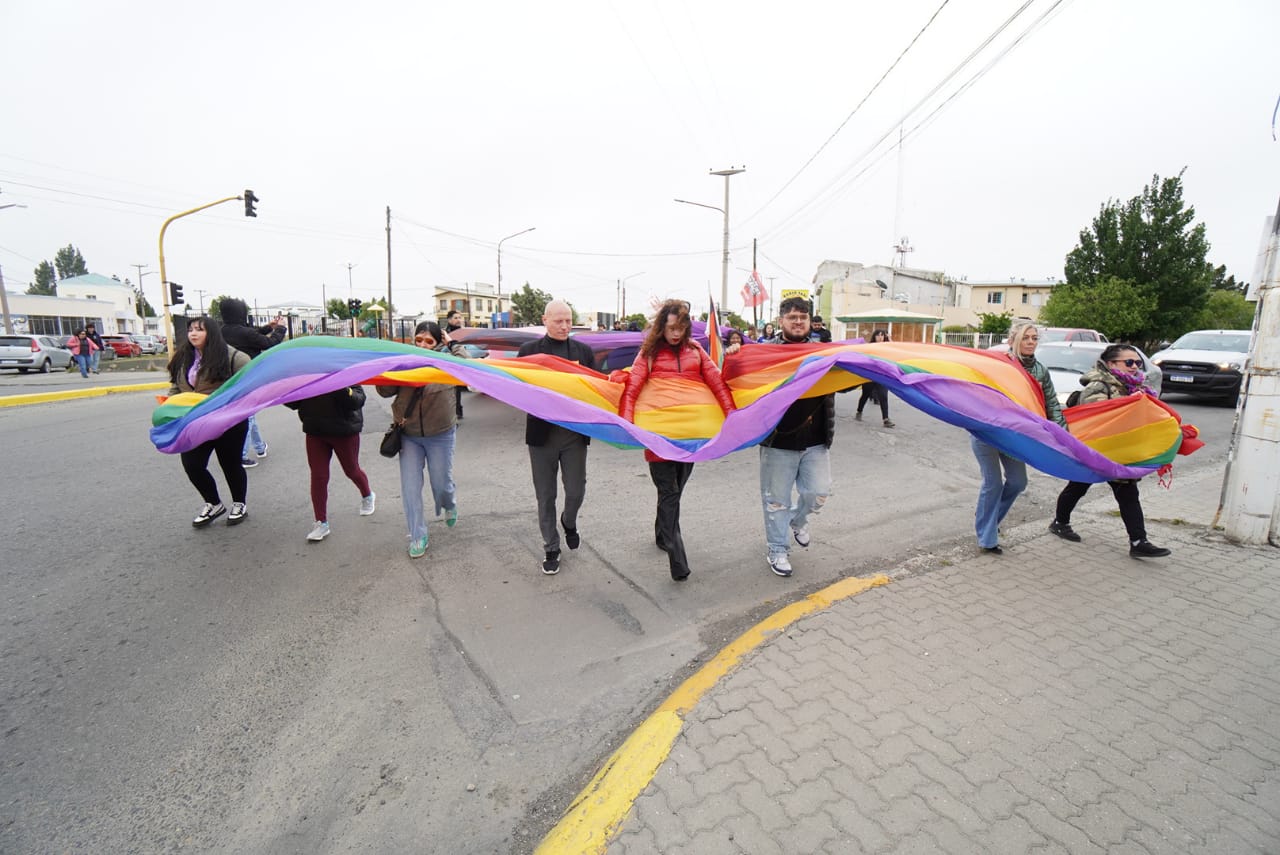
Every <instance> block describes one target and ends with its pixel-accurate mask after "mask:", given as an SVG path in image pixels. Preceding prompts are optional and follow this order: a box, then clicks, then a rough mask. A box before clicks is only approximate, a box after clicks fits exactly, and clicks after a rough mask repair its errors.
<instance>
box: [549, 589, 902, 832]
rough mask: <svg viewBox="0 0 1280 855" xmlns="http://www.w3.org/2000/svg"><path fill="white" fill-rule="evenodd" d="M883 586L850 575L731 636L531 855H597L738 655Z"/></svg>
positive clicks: (632, 739) (631, 740)
mask: <svg viewBox="0 0 1280 855" xmlns="http://www.w3.org/2000/svg"><path fill="white" fill-rule="evenodd" d="M887 584H889V577H888V576H885V575H882V574H881V575H876V576H872V577H871V578H869V579H862V578H858V577H851V578H848V579H842V580H840V581H839V582H836V583H835V584H833V585H828V586H827V587H825V588H823V589H822V590H821V591H816V592H814V593H812V594H810V595H809V596H807V597H805V598H804V599H803V600H800V601H799V602H795V603H792V604H791V605H789V606H786V607H784V608H781V609H779V610H778V611H776V612H774V613H773V614H771V615H770V616H769V617H767V618H765V619H764V620H762V621H760V622H759V623H758V624H756V625H755V626H753V627H751V629H749V630H747V631H746V632H744V633H743V634H742V635H740V636H738V637H737V638H736V639H734V640H733V641H732V642H731V643H730V644H729V645H728V646H727V647H725V648H724V649H723V650H721V651H720V652H719V653H717V654H716V655H715V657H714V658H713V659H711V661H709V662H707V664H706V665H703V666H702V667H701V668H699V669H698V671H697V672H696V673H695V674H694V675H693V676H691V677H690V678H689V679H687V680H685V681H684V683H682V684H681V685H680V687H679V688H678V689H676V690H675V691H674V692H672V693H671V696H670V697H668V698H667V700H666V701H664V702H663V703H662V705H661V706H659V707H658V708H657V709H656V710H655V711H654V713H653V715H651V716H649V717H648V718H647V719H645V720H644V721H643V722H641V724H640V726H639V727H638V728H636V730H635V732H634V733H632V734H631V736H629V737H627V741H626V742H624V743H622V745H621V746H620V747H619V748H618V750H617V751H615V752H613V754H612V755H611V756H610V757H609V759H608V760H606V761H605V764H604V766H602V767H601V769H600V771H599V772H597V773H596V775H595V777H594V778H592V779H591V783H589V784H587V786H586V788H585V789H584V790H583V791H582V792H581V793H579V794H578V797H577V798H575V799H574V800H573V803H572V804H570V805H569V807H568V809H566V810H565V812H564V816H562V817H561V818H560V821H559V822H558V823H556V827H555V828H553V829H551V831H550V832H549V833H548V834H547V836H546V837H544V838H543V839H542V842H541V843H539V844H538V848H537V849H536V850H534V855H586V854H587V853H594V855H599V853H602V852H604V851H605V848H606V847H607V846H608V843H609V839H610V837H611V836H612V835H613V833H614V832H615V831H617V829H618V826H619V825H621V824H622V820H623V819H624V818H625V817H626V815H627V812H628V811H630V810H631V805H632V804H633V803H634V802H635V800H636V797H637V796H639V795H640V793H641V792H643V791H644V788H645V787H647V786H649V782H650V781H652V780H653V776H654V774H656V773H657V771H658V768H659V767H660V766H661V765H662V762H663V761H664V760H666V759H667V755H668V754H669V753H670V752H671V747H672V746H673V745H675V741H676V738H677V737H678V736H679V735H680V731H681V730H682V729H683V727H684V718H683V716H684V714H685V713H687V712H688V711H689V710H691V709H693V707H694V706H696V705H697V703H698V701H699V700H701V699H702V696H703V695H705V694H706V693H707V691H708V690H709V689H711V688H712V687H713V686H715V684H716V683H717V682H718V681H719V680H720V678H721V677H723V676H725V675H726V674H728V673H729V672H730V671H732V670H733V669H734V668H736V667H737V666H738V664H739V663H740V662H741V661H742V659H743V657H744V656H746V655H747V654H748V653H750V652H751V651H752V650H754V649H755V648H757V647H759V646H760V645H762V644H764V643H765V642H766V641H768V640H769V639H770V638H771V637H773V636H774V635H777V634H778V633H780V632H782V631H783V630H784V629H786V628H787V627H788V626H790V625H791V624H793V623H795V622H796V621H798V620H799V619H800V618H802V617H805V616H806V615H810V614H813V613H814V612H817V611H821V610H822V609H825V608H827V607H828V606H830V605H831V604H832V603H835V602H838V601H840V600H843V599H846V598H848V597H852V596H855V595H857V594H861V593H862V592H863V591H867V590H870V589H871V588H875V587H879V586H880V585H887Z"/></svg>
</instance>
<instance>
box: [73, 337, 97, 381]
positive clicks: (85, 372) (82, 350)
mask: <svg viewBox="0 0 1280 855" xmlns="http://www.w3.org/2000/svg"><path fill="white" fill-rule="evenodd" d="M67 348H68V349H69V350H70V351H71V355H72V357H74V358H75V361H76V365H77V366H79V368H80V376H81V377H88V376H89V360H90V358H91V357H92V356H93V353H94V352H95V350H96V345H95V344H94V343H93V339H91V338H89V336H88V334H87V333H86V332H85V331H84V330H76V332H75V335H73V336H72V337H71V338H69V339H67Z"/></svg>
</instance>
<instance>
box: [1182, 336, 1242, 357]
mask: <svg viewBox="0 0 1280 855" xmlns="http://www.w3.org/2000/svg"><path fill="white" fill-rule="evenodd" d="M1173 347H1174V348H1178V349H1180V350H1222V351H1229V352H1231V353H1247V352H1248V350H1249V333H1238V334H1232V333H1187V334H1186V335H1184V336H1183V337H1182V338H1180V339H1178V340H1177V341H1175V342H1174V343H1173Z"/></svg>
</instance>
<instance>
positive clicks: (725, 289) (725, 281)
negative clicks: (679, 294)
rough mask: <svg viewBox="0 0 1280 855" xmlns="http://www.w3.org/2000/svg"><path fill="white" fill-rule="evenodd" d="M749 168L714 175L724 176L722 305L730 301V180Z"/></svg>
mask: <svg viewBox="0 0 1280 855" xmlns="http://www.w3.org/2000/svg"><path fill="white" fill-rule="evenodd" d="M746 171H747V168H746V167H745V166H743V167H736V166H732V167H730V168H728V169H720V170H716V171H713V172H712V173H711V174H712V175H723V176H724V257H723V258H722V259H721V261H720V305H721V306H723V305H724V304H725V303H726V302H728V300H729V179H730V178H731V177H733V176H734V175H737V174H738V173H739V172H746Z"/></svg>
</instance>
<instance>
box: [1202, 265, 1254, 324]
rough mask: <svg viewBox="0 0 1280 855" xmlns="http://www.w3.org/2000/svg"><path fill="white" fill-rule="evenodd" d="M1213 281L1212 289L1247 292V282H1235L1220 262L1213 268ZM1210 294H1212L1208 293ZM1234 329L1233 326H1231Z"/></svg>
mask: <svg viewBox="0 0 1280 855" xmlns="http://www.w3.org/2000/svg"><path fill="white" fill-rule="evenodd" d="M1212 275H1213V281H1212V283H1211V285H1210V287H1211V288H1212V289H1213V290H1214V291H1239V292H1240V293H1241V294H1247V293H1248V292H1249V283H1248V282H1237V281H1236V278H1235V277H1234V276H1228V275H1227V266H1226V265H1225V264H1220V265H1218V266H1217V267H1215V268H1213V274H1212ZM1210 296H1212V295H1210ZM1214 329H1224V330H1225V329H1228V327H1214ZM1231 329H1234V327H1231Z"/></svg>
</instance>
